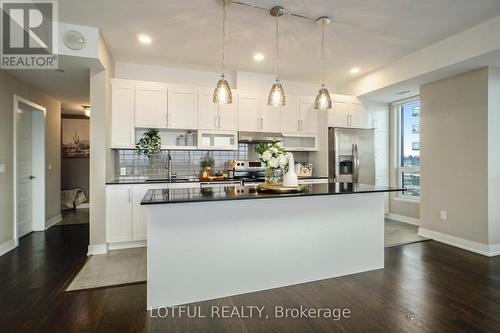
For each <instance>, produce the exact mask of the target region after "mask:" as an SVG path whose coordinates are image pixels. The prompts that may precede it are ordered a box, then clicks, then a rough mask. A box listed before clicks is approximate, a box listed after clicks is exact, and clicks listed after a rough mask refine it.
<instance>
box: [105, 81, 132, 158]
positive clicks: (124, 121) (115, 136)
mask: <svg viewBox="0 0 500 333" xmlns="http://www.w3.org/2000/svg"><path fill="white" fill-rule="evenodd" d="M134 100H135V87H134V85H133V84H130V83H117V84H113V88H112V110H111V148H133V147H134V145H135V134H134V131H135V128H134V127H135V126H134V123H135V122H134V103H135V102H134Z"/></svg>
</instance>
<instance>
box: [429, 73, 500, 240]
mask: <svg viewBox="0 0 500 333" xmlns="http://www.w3.org/2000/svg"><path fill="white" fill-rule="evenodd" d="M488 74H489V71H488V68H483V69H479V70H475V71H472V72H468V73H464V74H461V75H458V76H454V77H451V78H448V79H445V80H441V81H437V82H433V83H430V84H427V85H424V86H422V87H421V94H420V98H421V110H422V112H421V141H420V145H421V191H422V194H421V227H422V228H423V229H426V230H431V231H433V232H438V233H441V234H445V235H448V236H452V237H457V238H460V239H464V240H467V241H471V242H475V243H479V244H488V243H489V233H488V232H489V230H488V223H489V220H488V203H489V199H493V197H490V196H489V193H488V189H489V188H490V186H496V187H498V184H491V183H490V184H489V176H488V158H489V151H488V149H489V148H488V144H489V142H488V139H489V138H488V132H489V126H494V128H493V130H495V131H496V132H497V133H498V132H499V131H500V123H496V124H492V123H491V124H489V121H488V112H489V111H488ZM492 134H493V133H492ZM494 135H495V136H496V135H498V134H494ZM491 143H493V142H491ZM493 144H494V145H495V146H498V144H496V143H493ZM492 157H493V156H492ZM495 158H496V157H495ZM496 168H498V165H497V166H496ZM497 179H498V175H497ZM496 199H498V198H496ZM498 204H499V201H497V202H496V203H495V205H496V206H498ZM441 210H443V211H447V215H448V216H447V220H446V221H443V220H441V219H440V211H441Z"/></svg>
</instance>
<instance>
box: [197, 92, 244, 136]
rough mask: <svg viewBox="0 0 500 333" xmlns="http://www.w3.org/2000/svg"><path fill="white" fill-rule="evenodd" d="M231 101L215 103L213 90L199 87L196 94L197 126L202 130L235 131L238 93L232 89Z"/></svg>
mask: <svg viewBox="0 0 500 333" xmlns="http://www.w3.org/2000/svg"><path fill="white" fill-rule="evenodd" d="M232 94H233V103H231V104H228V105H216V104H214V103H213V91H212V90H204V89H201V90H200V91H199V94H198V128H199V129H202V130H221V131H236V130H237V129H238V93H237V92H236V91H235V90H233V91H232Z"/></svg>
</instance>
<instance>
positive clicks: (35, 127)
mask: <svg viewBox="0 0 500 333" xmlns="http://www.w3.org/2000/svg"><path fill="white" fill-rule="evenodd" d="M13 101H14V103H13V111H12V112H13V113H12V115H13V117H12V118H13V121H12V122H13V131H12V132H13V156H12V161H13V175H14V191H13V203H14V219H13V220H14V221H13V223H14V228H13V238H14V241H15V243H16V246H17V244H18V242H19V240H18V237H17V110H18V109H19V106H20V103H22V104H25V105H28V106H29V107H31V108H32V109H31V110H29V112H41V114H35V113H33V122H32V136H33V138H32V140H33V149H32V153H33V156H32V161H33V173H34V174H36V175H39V176H37V178H35V179H34V180H33V191H32V196H33V197H32V209H33V214H32V216H33V221H32V222H33V227H32V230H33V231H44V230H45V120H46V112H47V109H46V108H45V107H43V106H41V105H38V104H36V103H33V102H31V101H30V100H28V99H26V98H23V97H21V96H18V95H14V99H13Z"/></svg>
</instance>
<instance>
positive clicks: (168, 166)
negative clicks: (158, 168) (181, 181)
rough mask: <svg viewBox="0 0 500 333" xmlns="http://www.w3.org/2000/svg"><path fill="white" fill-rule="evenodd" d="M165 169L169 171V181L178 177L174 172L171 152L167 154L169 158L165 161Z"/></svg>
mask: <svg viewBox="0 0 500 333" xmlns="http://www.w3.org/2000/svg"><path fill="white" fill-rule="evenodd" d="M165 169H167V170H168V175H167V179H168V180H172V178H173V177H176V176H177V175H176V174H175V173H173V172H172V156H170V152H168V153H167V158H166V160H165Z"/></svg>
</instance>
